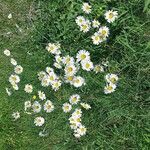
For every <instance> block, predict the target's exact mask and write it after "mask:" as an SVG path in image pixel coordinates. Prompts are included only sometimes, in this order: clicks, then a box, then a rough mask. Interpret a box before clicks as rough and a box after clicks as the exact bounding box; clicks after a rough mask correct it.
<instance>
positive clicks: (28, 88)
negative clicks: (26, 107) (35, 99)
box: [24, 84, 33, 93]
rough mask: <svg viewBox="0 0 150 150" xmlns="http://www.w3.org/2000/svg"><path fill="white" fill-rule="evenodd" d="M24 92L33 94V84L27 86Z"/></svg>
mask: <svg viewBox="0 0 150 150" xmlns="http://www.w3.org/2000/svg"><path fill="white" fill-rule="evenodd" d="M24 91H25V92H26V93H32V91H33V87H32V85H31V84H26V85H25V88H24Z"/></svg>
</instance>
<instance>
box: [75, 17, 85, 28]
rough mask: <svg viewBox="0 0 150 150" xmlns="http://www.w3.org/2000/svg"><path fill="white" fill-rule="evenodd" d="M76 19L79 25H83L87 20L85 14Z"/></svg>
mask: <svg viewBox="0 0 150 150" xmlns="http://www.w3.org/2000/svg"><path fill="white" fill-rule="evenodd" d="M75 21H76V24H77V25H78V26H81V25H82V24H83V23H84V22H85V18H84V17H83V16H78V17H77V18H76V20H75Z"/></svg>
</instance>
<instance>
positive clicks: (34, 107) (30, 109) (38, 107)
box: [24, 91, 54, 126]
mask: <svg viewBox="0 0 150 150" xmlns="http://www.w3.org/2000/svg"><path fill="white" fill-rule="evenodd" d="M37 95H38V98H37V96H36V95H34V96H33V97H32V99H30V100H27V101H25V102H24V112H25V113H26V114H38V113H40V112H41V111H42V110H43V111H44V112H45V113H51V112H52V111H54V104H53V103H52V101H50V100H48V99H47V98H46V94H45V93H44V92H43V91H38V92H37ZM44 123H45V119H44V117H41V116H39V117H36V118H35V119H34V124H35V126H42V125H43V124H44Z"/></svg>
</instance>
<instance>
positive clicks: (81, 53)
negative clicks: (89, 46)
mask: <svg viewBox="0 0 150 150" xmlns="http://www.w3.org/2000/svg"><path fill="white" fill-rule="evenodd" d="M76 58H77V62H79V61H83V60H89V59H90V53H89V52H88V51H86V50H80V51H78V53H77V56H76Z"/></svg>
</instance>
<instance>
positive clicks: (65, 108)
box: [62, 103, 72, 113]
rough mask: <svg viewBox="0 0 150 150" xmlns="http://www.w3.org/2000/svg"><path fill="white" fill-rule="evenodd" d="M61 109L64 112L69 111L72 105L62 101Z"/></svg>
mask: <svg viewBox="0 0 150 150" xmlns="http://www.w3.org/2000/svg"><path fill="white" fill-rule="evenodd" d="M62 109H63V111H64V112H65V113H67V112H70V111H71V109H72V106H71V105H70V104H69V103H64V104H63V106H62Z"/></svg>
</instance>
